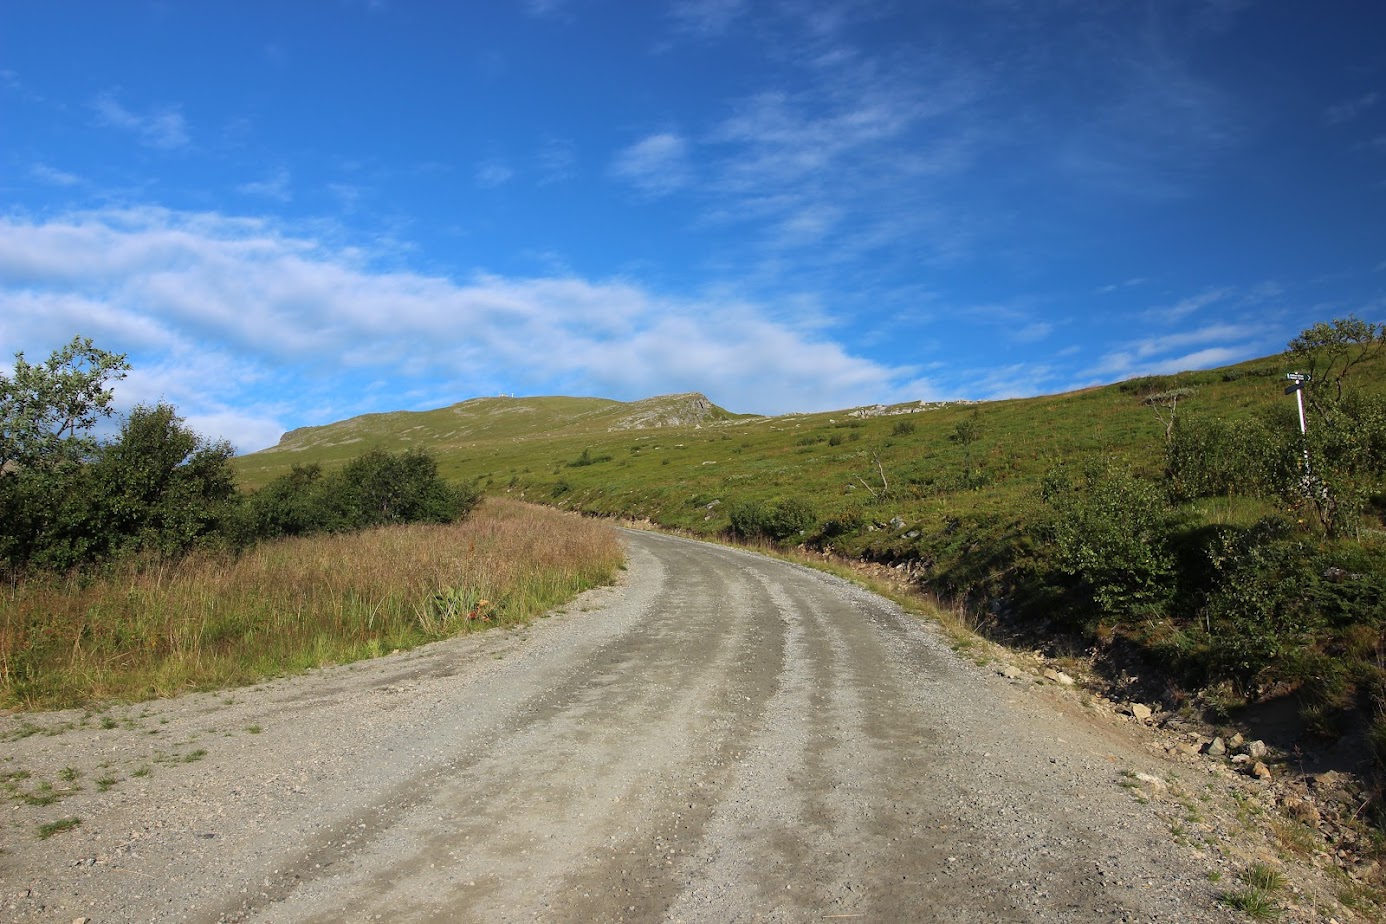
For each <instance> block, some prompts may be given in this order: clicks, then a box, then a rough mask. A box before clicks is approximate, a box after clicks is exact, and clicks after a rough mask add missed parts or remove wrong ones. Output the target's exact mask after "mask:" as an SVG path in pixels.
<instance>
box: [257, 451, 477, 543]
mask: <svg viewBox="0 0 1386 924" xmlns="http://www.w3.org/2000/svg"><path fill="white" fill-rule="evenodd" d="M479 500H480V492H479V491H478V490H477V488H476V487H475V486H473V485H470V484H466V485H449V484H448V483H447V482H446V481H444V480H443V479H442V478H441V477H440V476H439V475H438V466H437V463H436V462H435V461H434V459H433V457H432V456H430V455H429V454H428V453H426V452H422V451H419V450H411V451H408V452H401V453H390V452H385V451H383V450H379V449H376V450H372V451H370V452H367V453H365V454H364V455H361V456H358V457H357V458H355V459H353V460H351V461H350V462H348V463H347V464H346V465H345V466H343V467H342V468H340V469H338V470H336V471H334V472H329V473H324V472H323V471H322V469H321V468H320V467H319V466H317V465H311V466H295V467H294V469H293V471H291V472H290V473H289V474H287V475H283V476H281V477H280V478H277V479H275V480H274V481H273V482H271V483H270V484H269V485H267V486H266V487H265V488H264V489H263V490H261V491H259V492H258V493H256V494H254V495H252V496H251V497H250V499H249V500H248V501H247V505H248V509H249V516H248V520H249V523H250V524H251V529H250V531H249V532H250V538H273V537H276V536H297V535H305V534H308V533H315V532H342V531H346V530H354V529H364V528H366V527H370V526H383V525H387V524H391V523H447V522H451V521H453V520H456V519H459V518H460V517H462V516H465V515H466V514H467V513H468V512H470V511H471V509H472V508H473V507H475V506H476V504H477V502H478V501H479Z"/></svg>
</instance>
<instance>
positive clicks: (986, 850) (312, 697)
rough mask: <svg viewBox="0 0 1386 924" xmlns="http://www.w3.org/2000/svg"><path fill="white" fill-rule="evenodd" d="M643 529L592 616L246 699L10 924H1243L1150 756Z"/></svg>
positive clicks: (46, 866) (775, 576) (757, 563)
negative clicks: (1138, 796) (91, 862)
mask: <svg viewBox="0 0 1386 924" xmlns="http://www.w3.org/2000/svg"><path fill="white" fill-rule="evenodd" d="M627 540H628V545H629V548H630V562H629V572H628V579H627V581H626V583H625V585H624V586H622V587H621V588H619V589H617V590H614V591H612V590H606V591H601V592H599V593H598V594H597V595H595V596H593V597H589V598H587V599H589V600H594V601H601V603H600V605H599V606H595V608H593V609H592V610H591V611H590V612H586V613H582V614H581V615H577V614H572V613H570V614H569V615H567V616H563V617H558V618H555V619H553V620H545V621H542V622H541V623H540V624H538V625H536V626H535V627H534V628H533V629H532V630H530V631H529V632H528V633H527V634H525V635H523V636H519V635H512V636H510V637H508V638H494V637H489V638H488V636H490V635H491V634H489V633H488V634H486V635H483V636H473V637H470V638H465V639H458V640H455V641H452V642H446V643H442V644H440V645H435V646H430V648H428V649H425V650H423V651H421V652H419V653H411V654H409V655H404V656H399V657H397V658H386V659H382V661H380V662H372V663H369V664H364V665H357V666H354V667H352V668H344V669H333V670H331V671H326V672H323V673H321V674H319V675H316V676H310V677H303V678H296V679H294V680H291V681H284V682H280V683H277V684H274V685H270V687H269V688H268V689H266V690H263V691H259V692H256V691H240V692H238V693H237V698H238V700H239V702H238V704H237V705H236V706H234V707H228V709H229V710H231V712H232V717H231V718H230V719H229V721H232V722H236V723H245V722H251V721H253V722H262V723H263V724H264V725H265V726H266V729H267V731H266V734H264V735H257V736H255V739H256V740H254V741H253V742H251V741H249V740H248V739H228V740H227V741H226V743H224V744H222V745H219V746H213V747H212V748H211V751H210V756H209V757H208V758H207V759H206V761H204V762H202V763H200V764H198V765H197V766H196V767H193V768H186V767H177V768H173V769H171V770H170V771H169V772H168V773H167V774H166V775H164V774H163V771H160V773H161V779H160V785H159V786H158V787H156V788H150V789H149V790H148V792H147V794H145V791H144V790H141V791H140V792H139V793H134V792H129V793H126V794H125V795H123V796H122V798H120V799H116V800H112V801H110V802H108V803H93V805H92V806H90V807H89V808H88V811H87V814H84V824H83V828H82V829H81V833H80V835H78V834H70V835H65V837H69V838H73V840H71V841H68V843H69V844H77V843H81V841H79V840H77V838H78V837H81V838H85V839H86V840H87V844H86V845H84V846H83V847H82V849H83V850H86V849H88V847H89V848H90V849H91V851H92V852H93V853H95V854H97V855H99V856H101V857H103V858H105V859H103V861H102V865H99V866H96V867H94V868H93V867H88V868H87V869H86V870H78V871H73V870H72V869H70V868H64V867H63V866H62V864H61V861H59V860H58V859H57V858H58V857H60V856H61V849H62V848H60V847H58V846H57V845H56V839H55V842H44V843H43V844H42V845H40V846H39V847H37V848H34V852H33V854H32V855H26V856H24V857H21V858H19V859H15V858H14V857H11V856H8V855H7V856H0V871H3V872H4V873H5V876H6V880H7V882H8V881H10V877H11V874H13V876H14V877H15V878H14V881H16V882H20V881H23V882H28V883H29V884H30V886H29V888H30V890H31V891H33V890H36V891H37V892H38V893H41V894H42V895H43V896H45V899H44V900H45V901H46V902H47V903H48V904H47V905H46V906H45V908H46V912H45V914H38V913H35V914H33V915H32V916H24V915H22V914H21V915H20V917H19V918H17V919H20V920H47V919H51V918H52V911H53V910H54V909H58V910H60V911H69V910H70V911H72V912H74V913H84V914H89V915H90V916H91V917H92V920H93V921H94V922H97V924H99V922H103V921H106V920H130V921H136V920H138V921H144V920H153V921H189V922H202V921H208V922H210V921H255V922H329V921H348V920H349V921H368V920H382V921H436V922H444V921H447V922H452V921H460V922H468V921H476V922H481V921H485V922H521V921H524V922H529V921H542V922H554V924H566V922H579V921H581V922H589V921H610V922H617V921H641V922H644V921H668V922H687V924H707V922H719V924H721V922H737V921H746V922H750V921H767V922H798V921H817V920H823V919H832V918H835V917H836V918H843V919H848V920H861V921H881V922H893V921H921V922H928V921H959V922H984V921H997V922H999V921H1036V922H1050V921H1063V922H1097V921H1104V922H1105V921H1160V922H1166V921H1167V922H1200V921H1213V920H1223V919H1224V918H1223V916H1222V915H1220V914H1219V913H1217V911H1216V910H1215V908H1214V895H1213V893H1212V891H1211V887H1210V886H1209V884H1208V883H1207V882H1206V881H1205V880H1203V879H1202V878H1201V876H1200V871H1199V870H1198V869H1195V868H1194V867H1192V866H1191V865H1190V864H1191V859H1190V858H1189V857H1187V856H1185V855H1184V854H1181V853H1180V852H1179V848H1178V847H1177V846H1176V845H1175V844H1173V843H1172V841H1171V838H1170V835H1169V832H1168V831H1167V830H1166V829H1165V828H1163V827H1162V825H1161V823H1160V822H1159V820H1158V819H1157V818H1155V817H1154V816H1153V815H1151V814H1149V813H1144V812H1142V811H1140V809H1139V807H1138V806H1136V805H1135V803H1134V801H1133V800H1132V799H1131V797H1130V795H1129V794H1128V793H1126V792H1125V791H1124V790H1122V789H1121V788H1119V787H1118V785H1117V783H1118V781H1119V779H1120V777H1119V773H1120V771H1121V770H1122V769H1126V768H1128V767H1133V768H1140V769H1153V770H1156V771H1157V772H1158V767H1154V766H1151V764H1152V762H1151V759H1150V758H1149V757H1146V756H1144V755H1142V754H1141V753H1139V752H1138V751H1136V750H1135V749H1134V748H1133V749H1131V750H1125V751H1124V750H1120V746H1119V745H1118V744H1114V743H1113V741H1112V739H1111V738H1110V737H1105V736H1103V735H1101V734H1099V733H1098V732H1096V731H1094V730H1092V729H1088V728H1085V727H1083V726H1082V725H1080V724H1077V723H1074V722H1073V721H1072V720H1070V719H1066V718H1063V717H1062V716H1061V715H1060V714H1059V713H1057V712H1055V711H1053V710H1052V709H1050V708H1049V707H1047V706H1046V705H1045V704H1044V703H1043V702H1042V701H1040V700H1038V699H1036V698H1035V697H1033V696H1032V695H1031V694H1030V693H1029V691H1026V690H1023V689H1018V688H1017V687H1015V686H1013V685H1011V684H1008V683H1006V682H1005V681H1002V680H1000V679H999V678H996V677H994V676H990V675H987V674H983V673H981V672H979V671H977V670H976V669H975V667H973V666H972V665H969V664H966V663H964V662H962V661H960V660H959V659H958V658H957V656H956V655H954V654H953V653H952V652H951V651H949V650H948V649H947V647H946V645H944V644H943V643H942V641H941V640H940V637H939V635H938V633H937V632H936V631H934V630H933V629H931V628H929V627H928V626H926V625H923V624H921V623H919V622H918V621H917V620H915V619H913V618H912V617H909V616H908V615H906V614H904V613H903V612H901V611H900V610H899V609H898V608H897V607H895V606H894V605H893V604H891V603H889V602H888V601H885V600H882V599H881V598H879V597H875V596H874V595H871V594H868V593H866V592H865V591H862V590H860V589H858V588H856V587H853V586H852V585H850V584H847V583H846V582H844V581H841V580H839V579H836V578H832V577H829V576H826V575H823V574H820V573H817V572H814V571H811V570H809V569H806V568H802V567H799V566H794V565H789V564H785V563H783V562H776V561H773V560H769V559H766V558H763V557H760V556H755V555H752V554H749V553H745V552H741V551H737V550H732V549H725V548H720V547H716V546H710V545H706V544H702V543H695V542H691V541H688V540H682V539H676V538H673V537H668V536H662V535H657V534H652V533H640V532H628V533H627ZM199 702H200V701H199ZM168 709H169V714H170V715H171V716H172V717H173V718H172V721H173V723H174V724H173V726H172V727H178V728H182V729H183V730H184V731H185V732H186V731H189V730H192V731H195V730H196V729H197V728H201V727H202V725H198V723H203V724H205V723H206V722H208V721H210V719H208V718H207V716H208V714H209V713H210V712H212V710H209V709H207V708H204V707H203V706H202V705H197V706H196V707H194V706H192V705H184V706H179V705H178V704H176V703H174V704H170V705H169V706H168ZM180 710H181V711H180ZM179 723H182V724H181V725H180V724H179ZM71 734H74V735H75V734H77V733H71ZM83 734H85V733H83ZM101 734H108V733H107V732H102V733H101ZM65 739H67V736H63V737H62V738H57V739H53V742H49V743H44V744H42V745H41V746H42V747H45V748H47V749H48V751H49V752H51V755H50V756H51V759H52V760H55V761H59V760H64V759H71V757H70V755H69V756H64V754H63V753H62V749H63V748H79V747H80V746H81V744H82V739H81V738H72V739H67V740H66V743H65ZM98 740H102V741H105V740H106V739H98ZM23 743H24V742H21V744H23ZM34 747H36V748H37V747H40V745H34ZM55 749H56V750H55ZM45 753H47V752H45ZM57 766H62V764H60V763H59V764H57ZM151 817H152V818H157V824H156V825H153V826H151V824H150V823H149V819H150V818H151ZM140 824H144V825H145V828H146V830H147V831H148V832H149V836H148V837H146V838H144V839H143V840H141V841H139V849H138V850H126V849H125V848H124V847H119V848H115V849H112V848H110V847H109V845H110V844H112V843H115V842H118V841H120V840H121V839H122V838H123V837H127V836H128V835H125V834H122V833H121V832H123V831H125V830H127V829H129V828H132V827H136V826H138V825H140ZM213 824H214V825H215V830H214V838H215V839H214V840H211V841H207V840H202V838H205V837H206V835H204V834H200V833H197V832H201V831H205V830H207V829H208V828H209V827H210V826H212V825H213ZM103 845H106V846H103ZM26 849H27V848H26ZM102 851H105V852H104V853H103V852H102ZM117 872H119V873H123V874H125V875H111V874H112V873H117ZM131 874H135V875H131ZM23 910H24V908H23V907H20V911H21V912H22V911H23Z"/></svg>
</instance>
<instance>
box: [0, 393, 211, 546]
mask: <svg viewBox="0 0 1386 924" xmlns="http://www.w3.org/2000/svg"><path fill="white" fill-rule="evenodd" d="M91 453H92V455H93V456H94V458H92V459H90V460H88V461H81V462H70V463H68V464H64V465H59V466H55V467H52V468H46V467H43V466H29V467H24V468H21V469H18V470H17V471H15V472H13V473H10V474H7V475H5V476H4V477H3V478H0V501H3V503H4V507H5V510H6V516H5V518H4V519H5V522H4V524H3V527H0V554H2V555H3V558H4V560H5V561H7V562H8V563H9V564H10V565H11V566H12V567H24V566H28V567H37V568H46V569H53V570H67V569H70V568H75V567H78V566H81V565H86V564H90V563H93V562H97V561H101V560H102V559H105V558H108V557H111V556H113V555H117V554H122V553H136V552H143V553H154V554H157V555H164V556H171V555H177V554H179V553H181V552H184V551H186V550H187V549H189V548H191V547H193V546H194V545H195V544H197V543H198V542H201V541H203V540H207V539H210V538H212V537H213V536H215V535H216V534H217V533H218V532H219V530H220V529H221V528H222V526H223V524H224V522H226V521H227V520H228V516H229V514H230V513H231V512H232V510H233V508H234V505H235V495H236V491H235V484H234V482H233V480H232V474H231V469H230V464H229V463H230V458H231V455H232V450H231V446H230V444H228V443H226V442H210V441H208V440H205V439H204V438H202V437H201V436H199V435H198V434H197V433H195V432H194V431H192V430H191V429H189V428H188V427H187V426H185V425H184V423H183V420H182V418H180V417H179V416H178V415H177V413H176V412H175V410H174V409H173V407H171V406H170V405H167V404H159V405H155V406H153V407H148V406H140V407H136V408H135V409H134V410H133V411H131V412H130V414H129V416H128V417H127V418H126V420H125V422H124V424H123V425H122V426H121V429H120V432H119V434H118V435H117V436H116V437H115V438H114V439H113V440H111V441H110V442H107V443H105V444H104V445H98V446H97V447H96V448H95V449H93V450H91Z"/></svg>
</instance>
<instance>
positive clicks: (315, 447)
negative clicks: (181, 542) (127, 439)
mask: <svg viewBox="0 0 1386 924" xmlns="http://www.w3.org/2000/svg"><path fill="white" fill-rule="evenodd" d="M746 416H749V415H736V414H732V413H730V412H728V411H726V410H724V409H722V408H720V407H717V406H716V405H715V404H713V403H712V402H710V401H708V400H707V398H705V397H703V396H702V395H699V394H683V395H667V396H663V397H659V398H649V399H646V400H644V401H635V402H629V403H627V402H621V401H612V400H609V399H606V398H564V397H539V398H507V397H499V398H473V399H472V400H470V401H463V402H461V403H459V404H454V405H452V406H451V407H445V408H438V409H436V410H432V411H396V412H393V413H386V414H366V415H364V416H361V417H353V418H351V419H349V420H343V421H339V422H337V423H332V424H327V425H325V426H321V427H304V428H301V429H298V430H291V431H290V432H288V433H286V434H284V436H283V437H281V438H280V440H279V443H278V444H277V445H275V446H272V447H270V448H268V449H263V450H261V451H259V452H256V453H252V454H250V455H248V456H243V457H241V458H240V459H238V460H237V463H236V468H237V472H238V474H239V476H240V479H241V483H242V485H243V486H246V487H252V488H253V487H258V486H260V485H262V484H264V483H266V482H267V481H269V480H270V479H272V478H274V477H276V476H278V475H280V474H283V473H284V472H286V471H288V470H289V469H290V468H291V467H292V466H294V465H301V464H307V463H313V462H316V463H321V464H323V465H326V466H332V465H335V464H340V463H341V462H345V461H346V460H348V459H351V458H354V457H355V456H357V455H360V454H361V453H362V452H365V451H367V450H370V449H387V450H399V449H409V448H418V449H425V450H428V451H429V452H431V453H433V454H434V455H435V456H436V457H437V458H438V459H439V460H440V462H441V463H442V465H443V468H444V469H445V471H448V472H449V473H450V474H452V475H453V476H454V477H456V476H458V475H463V476H468V477H470V476H471V475H472V473H471V472H470V471H469V470H468V469H467V468H466V467H465V466H464V463H465V462H466V461H467V460H469V459H471V458H480V457H486V456H487V455H489V454H492V453H494V451H495V447H498V446H513V445H514V444H517V443H528V442H531V441H538V442H539V444H540V447H539V448H538V451H539V452H540V453H541V454H542V453H543V448H542V446H543V445H544V444H547V443H550V442H552V441H554V440H563V439H564V438H587V437H590V436H591V435H593V434H603V433H611V432H617V433H619V432H624V431H626V430H630V429H648V428H658V427H669V426H687V427H691V428H694V429H696V428H697V427H700V426H712V425H714V424H721V423H727V422H731V421H735V420H738V419H744V417H746Z"/></svg>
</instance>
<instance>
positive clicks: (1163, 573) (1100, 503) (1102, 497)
mask: <svg viewBox="0 0 1386 924" xmlns="http://www.w3.org/2000/svg"><path fill="white" fill-rule="evenodd" d="M1043 498H1044V501H1045V503H1046V504H1047V505H1048V506H1049V508H1050V516H1049V517H1048V519H1047V521H1046V522H1045V523H1044V524H1042V526H1041V527H1040V530H1041V533H1042V534H1043V536H1044V538H1046V539H1048V540H1049V541H1050V542H1052V543H1053V549H1054V554H1055V556H1056V564H1057V566H1058V569H1059V570H1060V571H1061V572H1063V573H1064V574H1067V575H1069V576H1070V577H1072V578H1076V579H1077V581H1078V589H1080V590H1081V591H1083V592H1085V593H1086V594H1087V595H1088V596H1090V598H1091V600H1092V602H1093V604H1095V606H1096V607H1097V609H1098V611H1099V613H1100V614H1101V615H1105V616H1109V617H1113V618H1115V619H1117V620H1123V621H1124V620H1130V619H1133V618H1138V617H1143V616H1150V615H1154V614H1156V613H1159V612H1161V611H1162V610H1163V609H1164V608H1165V607H1166V605H1167V604H1168V603H1169V602H1170V600H1171V599H1172V598H1173V596H1174V588H1175V560H1174V556H1173V555H1172V553H1171V552H1170V550H1169V544H1168V535H1169V532H1170V526H1171V524H1172V517H1171V513H1170V511H1169V507H1168V505H1167V503H1166V502H1165V498H1164V496H1163V495H1162V494H1161V492H1160V491H1159V489H1158V488H1157V487H1156V486H1154V485H1152V484H1150V483H1149V482H1147V481H1142V480H1140V479H1138V478H1136V477H1134V476H1133V475H1131V474H1130V473H1129V472H1125V471H1121V470H1116V469H1109V468H1104V467H1101V466H1091V467H1089V468H1088V469H1087V470H1086V471H1085V472H1084V473H1083V475H1082V477H1081V479H1080V480H1079V481H1078V482H1077V483H1076V484H1075V483H1074V482H1072V481H1071V479H1070V476H1069V475H1068V473H1067V472H1066V471H1065V470H1063V469H1062V468H1060V469H1057V470H1054V471H1051V472H1050V473H1049V475H1048V476H1046V478H1045V482H1044V489H1043Z"/></svg>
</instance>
